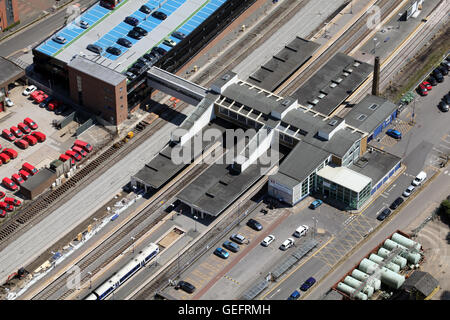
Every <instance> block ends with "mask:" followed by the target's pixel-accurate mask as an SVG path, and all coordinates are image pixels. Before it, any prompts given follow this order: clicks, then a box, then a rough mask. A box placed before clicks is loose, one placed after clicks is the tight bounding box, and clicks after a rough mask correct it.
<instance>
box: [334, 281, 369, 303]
mask: <svg viewBox="0 0 450 320" xmlns="http://www.w3.org/2000/svg"><path fill="white" fill-rule="evenodd" d="M337 289H338V290H340V291H342V292H344V293H346V294H348V295H349V296H350V295H351V294H352V293H353V292H354V291H355V289H353V288H352V287H350V286H349V285H346V284H345V283H342V282H339V283H338V285H337ZM355 298H356V299H359V300H367V295H366V294H364V293H362V292H358V293H357V294H356V295H355Z"/></svg>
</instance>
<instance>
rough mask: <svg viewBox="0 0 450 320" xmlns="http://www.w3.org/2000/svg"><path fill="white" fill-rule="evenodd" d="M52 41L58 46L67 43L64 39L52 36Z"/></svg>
mask: <svg viewBox="0 0 450 320" xmlns="http://www.w3.org/2000/svg"><path fill="white" fill-rule="evenodd" d="M52 40H53V41H55V42H57V43H59V44H64V43H66V42H67V40H66V38H64V37H63V36H54V37H53V38H52Z"/></svg>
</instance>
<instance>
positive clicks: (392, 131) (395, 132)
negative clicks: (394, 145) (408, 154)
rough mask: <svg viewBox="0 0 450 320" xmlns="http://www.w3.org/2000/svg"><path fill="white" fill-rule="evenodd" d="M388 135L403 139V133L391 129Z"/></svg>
mask: <svg viewBox="0 0 450 320" xmlns="http://www.w3.org/2000/svg"><path fill="white" fill-rule="evenodd" d="M386 134H387V135H388V136H390V137H392V138H394V139H397V140H398V139H401V138H402V133H401V132H400V131H398V130H396V129H389V130H387V131H386Z"/></svg>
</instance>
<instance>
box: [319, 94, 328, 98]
mask: <svg viewBox="0 0 450 320" xmlns="http://www.w3.org/2000/svg"><path fill="white" fill-rule="evenodd" d="M325 97H326V94H325V93H321V94H319V95H318V98H320V99H323V98H325Z"/></svg>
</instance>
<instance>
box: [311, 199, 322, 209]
mask: <svg viewBox="0 0 450 320" xmlns="http://www.w3.org/2000/svg"><path fill="white" fill-rule="evenodd" d="M322 203H323V201H322V200H320V199H317V200H314V201H313V202H312V203H311V204H310V205H309V207H310V208H311V209H316V208H317V207H319V206H320V205H321V204H322Z"/></svg>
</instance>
